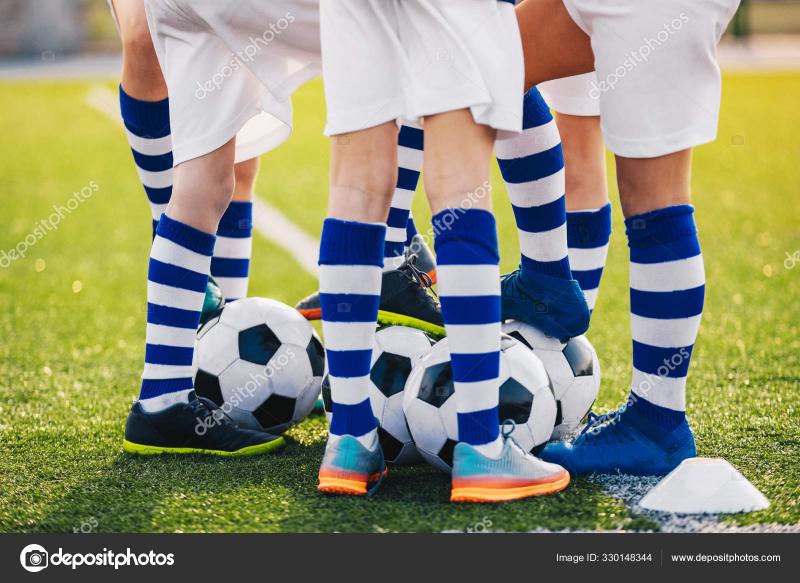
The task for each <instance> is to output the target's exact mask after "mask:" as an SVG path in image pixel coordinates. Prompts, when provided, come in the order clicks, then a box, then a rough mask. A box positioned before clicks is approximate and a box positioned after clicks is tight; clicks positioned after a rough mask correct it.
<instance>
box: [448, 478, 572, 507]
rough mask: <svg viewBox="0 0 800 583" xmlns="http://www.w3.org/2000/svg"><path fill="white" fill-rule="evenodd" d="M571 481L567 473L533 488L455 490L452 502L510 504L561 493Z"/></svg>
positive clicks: (451, 496)
mask: <svg viewBox="0 0 800 583" xmlns="http://www.w3.org/2000/svg"><path fill="white" fill-rule="evenodd" d="M569 479H570V478H569V472H566V471H565V472H564V473H563V474H562V475H560V476H559V477H558V478H557V479H556V480H553V481H551V482H546V483H544V484H541V483H540V484H534V485H531V486H519V487H516V488H480V487H464V488H453V489H452V490H451V492H450V502H478V503H490V502H509V501H512V500H522V499H523V498H530V497H533V496H545V495H547V494H555V493H556V492H561V491H562V490H563V489H564V488H566V487H567V486H568V485H569Z"/></svg>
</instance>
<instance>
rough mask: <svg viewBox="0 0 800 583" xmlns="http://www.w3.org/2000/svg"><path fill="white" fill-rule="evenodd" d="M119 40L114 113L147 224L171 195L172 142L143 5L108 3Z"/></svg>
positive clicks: (136, 0) (131, 0) (137, 0)
mask: <svg viewBox="0 0 800 583" xmlns="http://www.w3.org/2000/svg"><path fill="white" fill-rule="evenodd" d="M114 15H115V17H116V19H117V25H118V29H119V34H120V39H121V41H122V75H121V82H120V86H119V99H120V111H121V113H122V121H123V122H124V123H125V129H126V131H127V134H128V143H129V144H130V147H131V151H132V153H133V159H134V162H135V164H136V170H137V172H138V173H139V179H140V180H141V182H142V186H143V187H144V190H145V193H146V194H147V199H148V201H149V202H150V210H151V215H152V221H153V232H155V226H156V224H157V223H158V219H159V217H161V214H162V213H163V212H164V210H165V209H166V208H167V203H168V202H169V198H170V195H171V193H172V140H171V137H170V124H169V102H168V100H167V86H166V83H165V82H164V77H163V75H162V74H161V68H160V67H159V64H158V59H157V58H156V52H155V49H154V48H153V41H152V38H151V37H150V31H149V30H148V27H147V17H146V16H145V12H144V0H114Z"/></svg>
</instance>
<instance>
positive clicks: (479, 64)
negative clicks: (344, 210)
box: [320, 0, 524, 135]
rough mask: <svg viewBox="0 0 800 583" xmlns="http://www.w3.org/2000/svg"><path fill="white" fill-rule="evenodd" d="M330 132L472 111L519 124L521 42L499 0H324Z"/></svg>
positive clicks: (489, 120) (502, 124) (482, 120)
mask: <svg viewBox="0 0 800 583" xmlns="http://www.w3.org/2000/svg"><path fill="white" fill-rule="evenodd" d="M320 28H321V37H322V62H323V80H324V83H325V99H326V102H327V109H328V121H327V125H326V128H325V133H326V135H335V134H341V133H345V132H352V131H357V130H362V129H366V128H370V127H374V126H376V125H380V124H382V123H385V122H388V121H392V120H398V119H399V120H409V121H416V120H419V119H420V118H421V117H424V116H426V115H434V114H437V113H444V112H447V111H455V110H458V109H466V108H469V109H470V110H471V112H472V116H473V118H474V119H475V121H476V123H479V124H484V125H488V126H491V127H493V128H496V129H499V130H508V131H520V130H521V129H522V99H521V96H522V95H523V89H524V78H523V77H524V75H523V60H522V43H521V41H520V35H519V26H518V25H517V19H516V16H515V14H514V5H513V3H510V2H508V1H498V0H320Z"/></svg>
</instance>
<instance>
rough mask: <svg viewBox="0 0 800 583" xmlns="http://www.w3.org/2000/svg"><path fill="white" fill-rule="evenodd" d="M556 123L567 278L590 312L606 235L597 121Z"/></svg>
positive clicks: (559, 119)
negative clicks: (562, 175)
mask: <svg viewBox="0 0 800 583" xmlns="http://www.w3.org/2000/svg"><path fill="white" fill-rule="evenodd" d="M556 123H557V124H558V130H559V132H560V133H561V141H562V144H563V147H564V162H565V170H566V186H567V188H566V191H567V243H568V245H569V262H570V267H571V268H572V276H573V277H574V278H575V279H577V280H578V283H579V284H580V286H581V289H582V290H583V294H584V296H585V297H586V303H587V304H588V305H589V309H590V310H593V309H594V306H595V303H596V302H597V293H598V291H599V287H600V278H601V277H602V275H603V268H604V267H605V264H606V257H607V256H608V240H609V238H610V236H611V204H610V203H609V202H608V183H607V180H606V159H605V147H604V145H603V134H602V132H601V130H600V116H597V115H588V116H587V115H569V114H562V113H559V114H558V115H557V116H556Z"/></svg>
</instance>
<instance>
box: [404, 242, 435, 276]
mask: <svg viewBox="0 0 800 583" xmlns="http://www.w3.org/2000/svg"><path fill="white" fill-rule="evenodd" d="M412 255H416V256H417V259H416V266H417V269H419V270H420V271H422V272H424V273H427V274H428V277H430V278H431V281H432V282H433V283H436V258H435V257H434V256H433V251H431V248H430V247H428V244H427V243H426V242H425V239H423V238H422V235H420V234H419V233H416V234H415V235H414V236H413V237H411V243H410V244H409V246H408V247H406V261H407V260H408V259H409V258H410V257H411V256H412Z"/></svg>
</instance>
